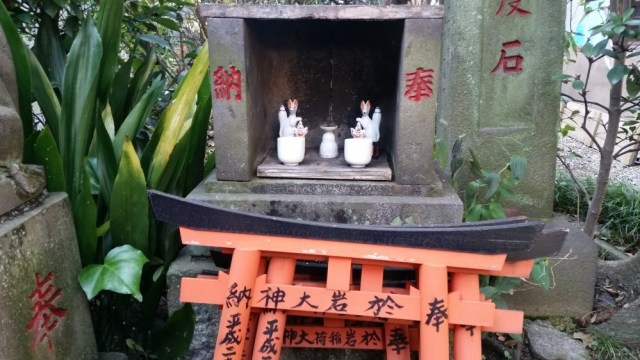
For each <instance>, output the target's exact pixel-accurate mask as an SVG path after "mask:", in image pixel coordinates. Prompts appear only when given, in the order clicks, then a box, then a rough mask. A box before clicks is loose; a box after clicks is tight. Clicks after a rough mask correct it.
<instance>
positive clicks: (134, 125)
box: [113, 77, 165, 161]
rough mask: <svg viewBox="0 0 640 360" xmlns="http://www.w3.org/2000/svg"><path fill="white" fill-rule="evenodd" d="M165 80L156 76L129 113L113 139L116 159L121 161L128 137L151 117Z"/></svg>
mask: <svg viewBox="0 0 640 360" xmlns="http://www.w3.org/2000/svg"><path fill="white" fill-rule="evenodd" d="M164 86H165V82H164V80H162V79H161V78H159V77H158V78H156V79H155V80H153V83H151V86H150V87H149V89H147V92H146V93H145V94H144V95H143V96H142V98H140V101H138V103H137V104H136V105H135V106H134V107H133V110H131V112H130V113H129V115H127V118H126V119H125V120H124V122H123V123H122V125H121V126H120V128H119V129H118V132H117V133H116V136H115V139H114V140H113V148H114V149H115V152H116V160H117V161H120V157H121V156H122V145H123V144H124V140H125V139H126V138H129V139H133V138H135V136H136V135H137V134H138V132H140V129H141V128H142V126H143V125H144V122H145V120H146V119H147V117H149V114H150V113H151V109H153V106H154V105H155V103H156V101H157V100H158V97H159V96H160V94H161V93H162V91H163V90H164Z"/></svg>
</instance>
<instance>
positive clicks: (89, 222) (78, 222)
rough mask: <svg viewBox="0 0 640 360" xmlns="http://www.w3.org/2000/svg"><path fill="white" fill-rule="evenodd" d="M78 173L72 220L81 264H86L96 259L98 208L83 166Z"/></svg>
mask: <svg viewBox="0 0 640 360" xmlns="http://www.w3.org/2000/svg"><path fill="white" fill-rule="evenodd" d="M80 174H81V178H80V179H79V181H78V182H79V184H78V186H79V188H80V192H79V193H78V195H77V196H76V197H75V198H72V206H73V222H74V224H75V227H76V235H77V237H78V246H79V248H80V258H81V259H82V266H86V265H89V264H93V263H94V262H95V260H96V259H95V257H96V248H97V235H96V234H97V233H96V219H97V217H98V209H97V207H96V203H95V201H93V196H92V195H91V185H90V182H91V180H90V179H89V175H88V174H87V172H86V171H85V169H84V168H82V169H81V171H80Z"/></svg>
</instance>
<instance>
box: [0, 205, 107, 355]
mask: <svg viewBox="0 0 640 360" xmlns="http://www.w3.org/2000/svg"><path fill="white" fill-rule="evenodd" d="M80 267H81V265H80V253H79V250H78V245H77V242H76V235H75V230H74V227H73V219H72V217H71V208H70V206H69V201H68V199H67V195H66V194H64V193H53V194H50V195H49V197H48V198H47V199H46V200H45V201H44V203H43V204H42V205H40V206H38V207H37V208H35V209H34V210H31V211H28V212H26V213H24V214H22V215H19V216H18V217H16V218H13V219H10V220H7V221H6V222H4V223H2V224H0V289H2V290H1V291H0V304H2V306H0V350H1V351H2V355H0V358H4V357H3V356H8V358H11V359H96V358H97V357H98V353H97V350H96V342H95V338H94V335H93V326H92V324H91V316H90V314H89V306H88V303H87V299H86V297H85V294H84V292H83V291H82V289H81V288H80V285H79V284H78V279H77V277H78V273H79V272H80ZM38 289H39V291H38ZM58 291H59V293H58V294H56V292H58ZM36 304H40V306H41V309H42V312H38V311H37V307H36V308H34V307H33V306H34V305H36ZM52 309H53V310H52ZM55 321H57V324H55V323H54V322H55ZM44 328H50V329H49V330H48V331H45V330H44Z"/></svg>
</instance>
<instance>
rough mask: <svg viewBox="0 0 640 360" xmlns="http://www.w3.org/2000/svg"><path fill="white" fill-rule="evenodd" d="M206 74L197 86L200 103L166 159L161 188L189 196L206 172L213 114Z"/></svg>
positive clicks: (159, 186)
mask: <svg viewBox="0 0 640 360" xmlns="http://www.w3.org/2000/svg"><path fill="white" fill-rule="evenodd" d="M208 84H209V81H208V79H207V78H206V77H205V79H203V81H202V85H201V86H200V89H199V90H198V101H197V102H198V104H197V106H196V108H195V110H194V114H193V117H192V118H191V120H190V121H187V122H185V125H184V126H185V129H183V133H184V135H183V136H181V137H180V140H179V141H178V144H177V145H176V146H175V148H174V150H173V152H172V154H171V158H170V159H169V162H168V163H167V167H166V168H165V171H164V173H163V174H162V179H161V180H160V183H159V184H158V189H160V190H162V191H166V192H170V193H172V194H178V195H181V196H186V195H187V194H188V193H189V192H190V191H191V190H192V189H193V188H194V187H195V186H196V185H198V183H199V182H200V181H201V180H202V178H203V176H204V155H205V142H206V140H207V135H206V134H207V127H208V125H209V119H210V116H211V105H212V102H211V91H210V89H209V86H208Z"/></svg>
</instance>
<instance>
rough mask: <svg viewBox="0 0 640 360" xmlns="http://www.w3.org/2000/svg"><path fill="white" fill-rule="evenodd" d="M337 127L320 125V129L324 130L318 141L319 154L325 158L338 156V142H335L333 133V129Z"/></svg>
mask: <svg viewBox="0 0 640 360" xmlns="http://www.w3.org/2000/svg"><path fill="white" fill-rule="evenodd" d="M337 128H338V127H337V126H335V125H334V126H320V129H322V130H323V131H324V134H322V142H321V143H320V156H321V157H323V158H325V159H333V158H336V157H338V143H336V136H335V135H334V134H333V131H334V130H335V129H337Z"/></svg>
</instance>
